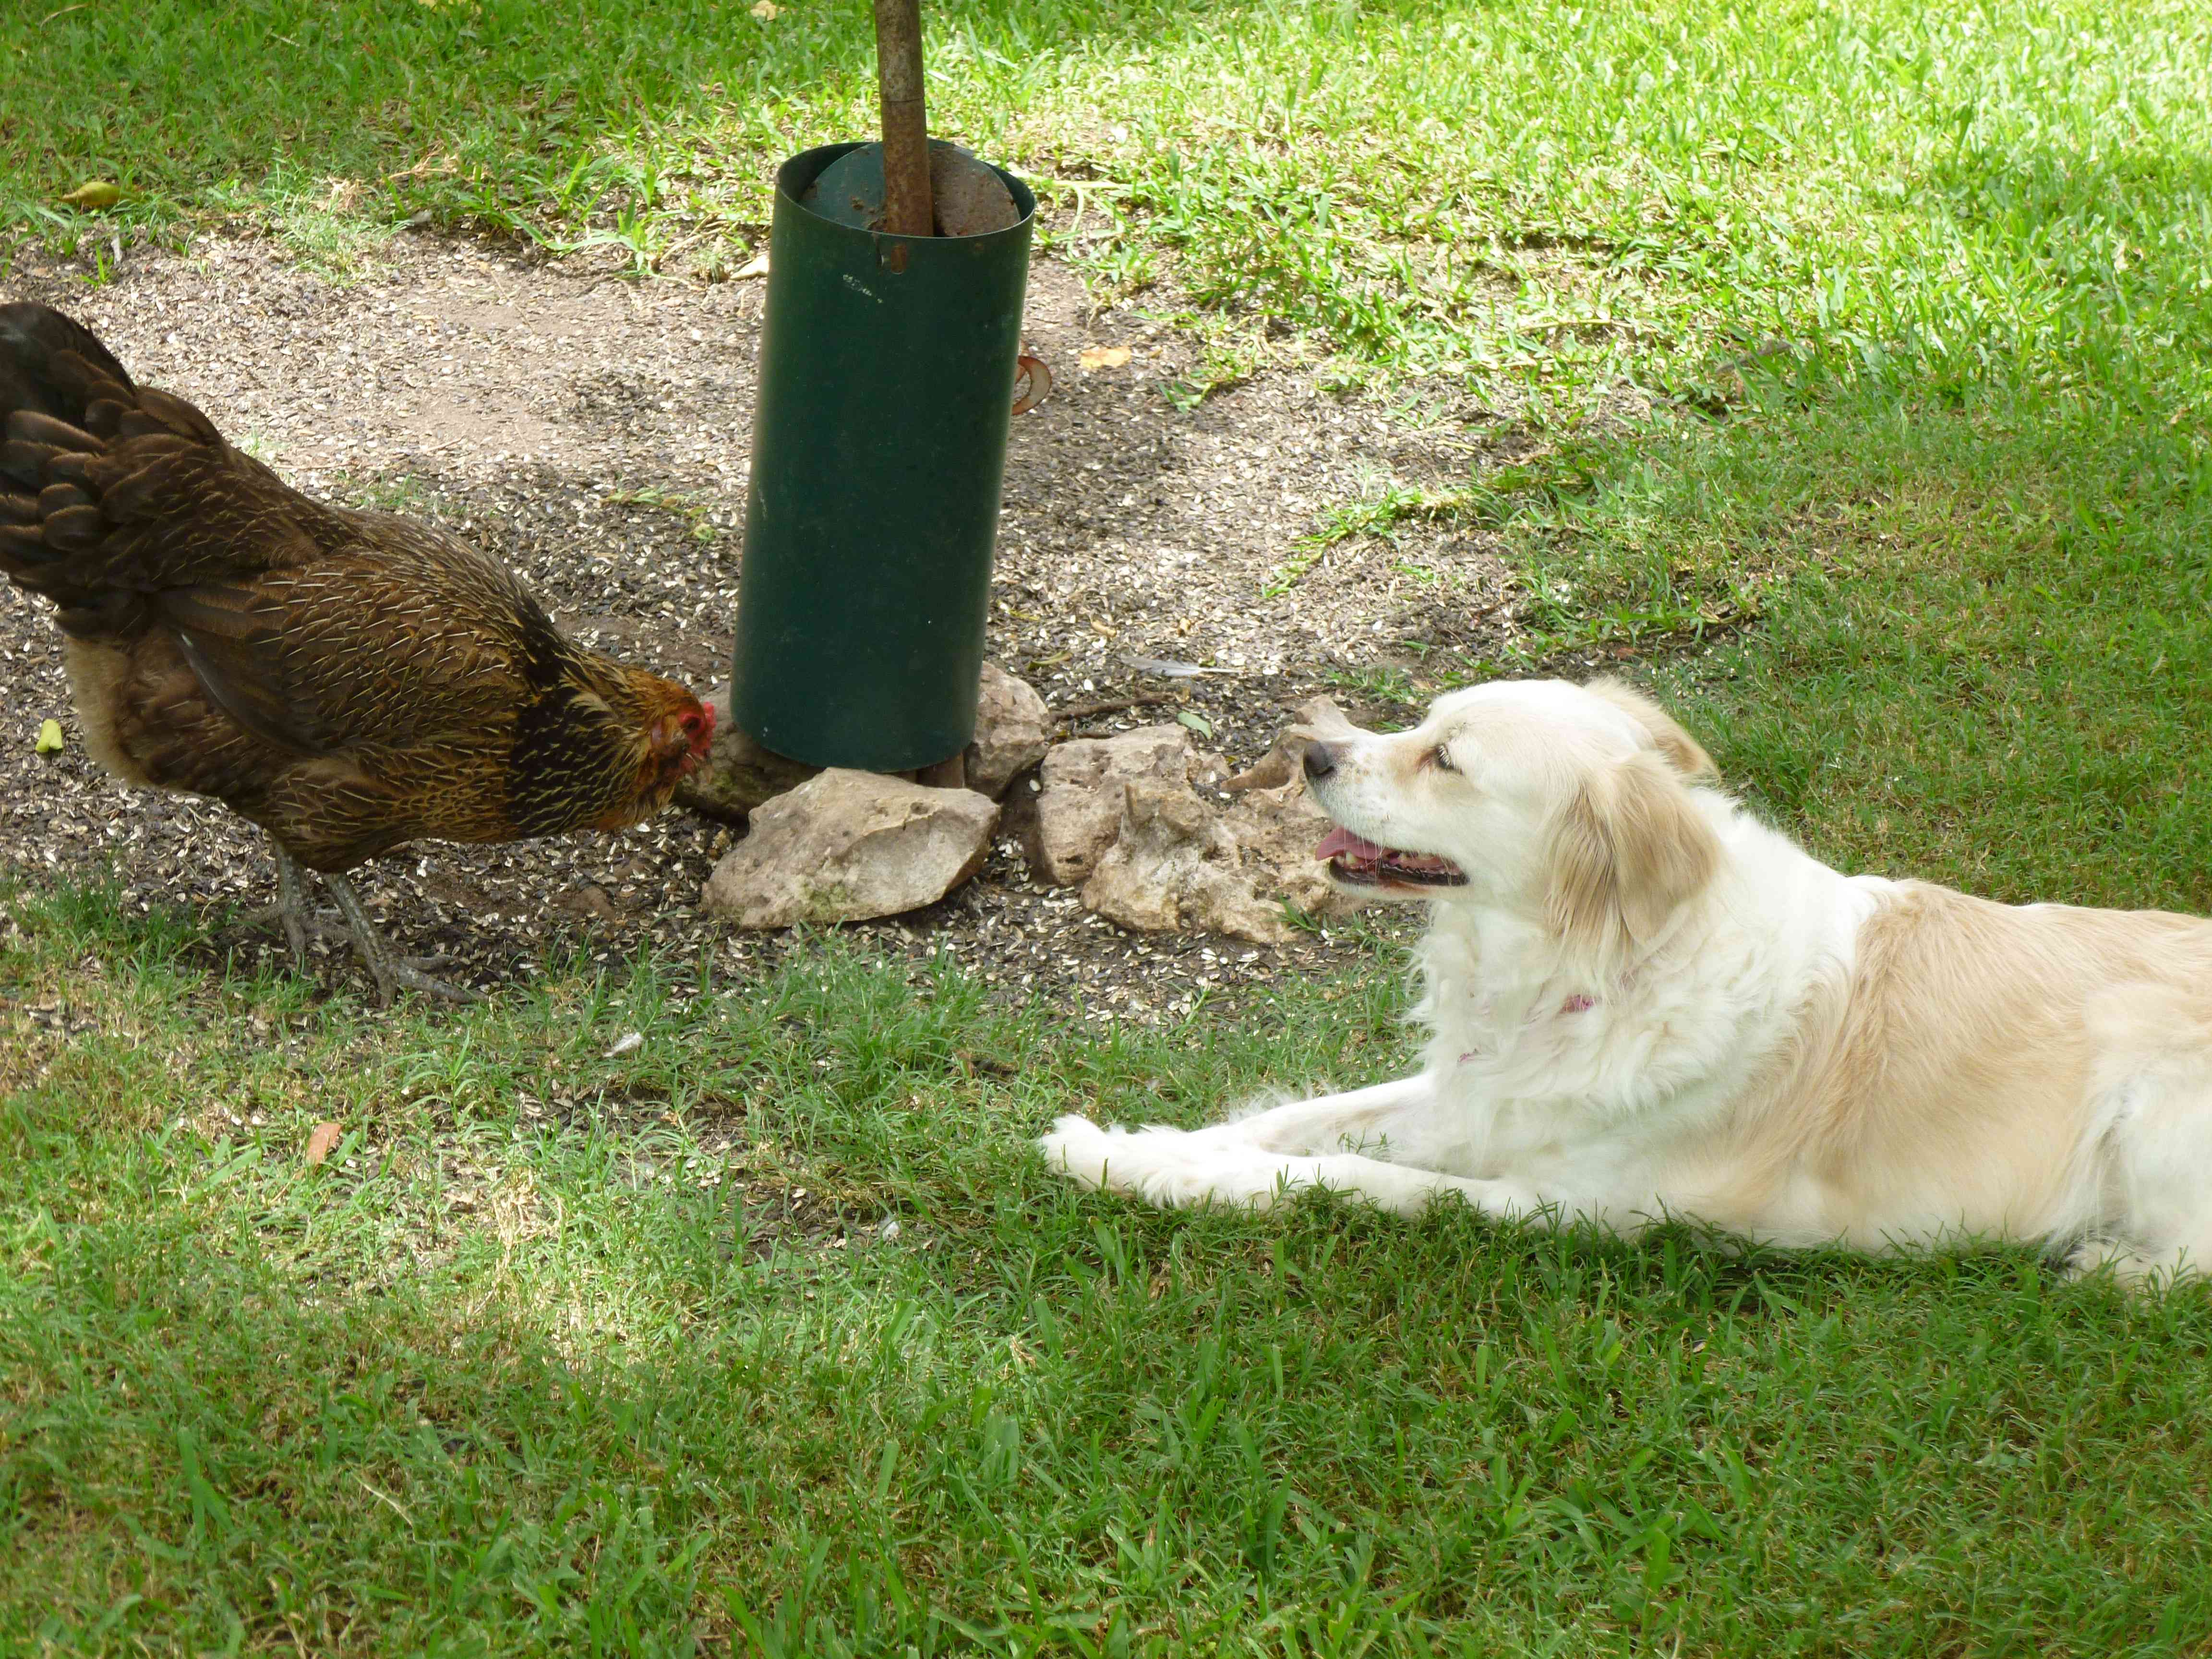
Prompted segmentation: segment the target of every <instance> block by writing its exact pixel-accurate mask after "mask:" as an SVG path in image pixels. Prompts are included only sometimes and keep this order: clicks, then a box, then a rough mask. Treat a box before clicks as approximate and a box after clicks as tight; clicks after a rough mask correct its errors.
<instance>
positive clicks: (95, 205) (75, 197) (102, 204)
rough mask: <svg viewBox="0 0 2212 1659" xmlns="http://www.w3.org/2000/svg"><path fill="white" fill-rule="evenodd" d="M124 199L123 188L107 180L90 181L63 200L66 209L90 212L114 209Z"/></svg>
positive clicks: (79, 186)
mask: <svg viewBox="0 0 2212 1659" xmlns="http://www.w3.org/2000/svg"><path fill="white" fill-rule="evenodd" d="M122 199H123V190H122V186H120V185H117V184H116V183H114V182H113V181H112V179H86V180H85V181H84V182H83V183H82V184H81V185H78V186H77V187H76V189H75V190H73V191H70V193H69V194H68V195H66V196H64V197H62V203H63V204H64V206H66V207H73V208H83V209H85V210H88V211H93V210H98V209H100V208H112V207H113V206H114V205H115V204H117V203H118V202H119V201H121V200H122Z"/></svg>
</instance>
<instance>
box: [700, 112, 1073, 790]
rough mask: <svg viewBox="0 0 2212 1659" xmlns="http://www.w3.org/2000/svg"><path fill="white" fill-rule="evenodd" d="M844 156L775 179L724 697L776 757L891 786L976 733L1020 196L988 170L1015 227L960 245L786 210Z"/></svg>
mask: <svg viewBox="0 0 2212 1659" xmlns="http://www.w3.org/2000/svg"><path fill="white" fill-rule="evenodd" d="M859 148H860V146H858V145H855V144H829V145H824V146H823V148H821V149H811V150H808V151H806V152H805V154H803V155H796V156H793V158H792V159H791V160H790V161H786V162H785V163H784V164H783V167H781V169H780V170H779V171H778V173H777V174H776V191H775V216H774V219H773V221H772V222H771V224H770V228H769V276H768V317H767V323H766V326H765V329H764V331H763V337H762V343H761V368H760V394H759V401H758V404H757V407H756V409H755V411H754V426H753V454H752V478H751V483H750V489H749V491H748V493H747V498H746V503H745V545H744V571H743V574H742V575H741V577H740V579H739V584H738V630H737V641H738V642H737V657H736V663H735V671H734V674H733V677H732V682H731V688H730V704H731V715H732V719H734V720H736V721H737V723H738V726H740V727H741V728H743V730H744V732H746V733H747V734H748V735H750V737H752V738H754V739H755V740H756V741H757V742H759V743H761V744H763V745H765V746H766V747H767V748H769V749H770V750H774V751H775V753H777V754H779V755H785V756H788V757H790V758H792V759H793V760H798V761H805V762H807V763H810V764H812V765H817V766H849V767H857V768H860V769H865V770H868V771H875V772H898V771H905V770H908V769H913V768H918V767H923V766H932V765H934V764H936V763H938V762H939V761H945V760H949V759H951V757H953V756H955V755H957V754H958V753H960V751H961V750H963V749H965V748H966V747H967V746H968V744H969V740H970V739H971V738H973V737H974V736H975V700H976V696H977V691H978V687H979V685H980V683H981V675H982V665H983V626H984V621H985V615H986V611H987V607H988V604H989V599H990V582H991V555H992V548H993V542H994V536H995V532H996V531H997V528H998V518H999V489H1000V482H1001V479H1002V477H1003V476H1004V474H1005V471H1006V426H1007V422H1008V419H1009V416H1010V414H1011V410H1012V401H1013V392H1014V376H1015V372H1016V368H1017V364H1018V359H1019V356H1020V352H1021V325H1022V298H1023V294H1024V289H1026V288H1027V286H1028V282H1029V258H1030V225H1031V222H1032V221H1033V219H1034V218H1035V216H1036V197H1034V196H1032V195H1031V194H1030V191H1029V188H1028V186H1026V185H1024V184H1023V183H1022V182H1021V181H1020V180H1019V179H1017V178H1015V177H1014V176H1013V175H1012V173H1006V172H1005V171H1004V170H1003V169H998V168H994V169H992V171H993V172H995V173H997V174H998V177H999V178H1000V180H1001V181H1003V182H1004V184H1005V185H1006V189H1007V191H1009V193H1011V194H1012V197H1013V200H1014V206H1015V209H1016V210H1017V212H1018V215H1019V218H1018V222H1015V223H1014V224H1012V225H1011V226H1009V227H1007V228H1005V229H1003V230H996V231H992V232H990V233H988V234H983V235H976V236H892V235H888V234H884V233H882V232H879V231H874V230H871V229H868V228H865V227H864V226H860V225H854V224H847V223H839V222H836V221H833V220H831V219H829V218H825V217H823V216H822V215H820V214H818V213H816V212H814V211H811V210H809V209H808V208H807V207H805V206H803V205H802V204H801V197H804V196H805V193H806V191H807V188H808V186H809V185H811V184H813V183H814V181H815V179H817V177H818V176H819V175H820V174H821V173H822V172H823V169H825V168H826V167H829V164H830V163H831V162H833V161H836V160H837V159H838V158H839V157H840V156H842V155H845V154H847V153H848V151H852V150H854V149H859ZM877 176H878V178H880V169H879V168H878V174H877ZM823 193H824V194H827V193H828V191H827V188H826V186H825V189H824V191H823Z"/></svg>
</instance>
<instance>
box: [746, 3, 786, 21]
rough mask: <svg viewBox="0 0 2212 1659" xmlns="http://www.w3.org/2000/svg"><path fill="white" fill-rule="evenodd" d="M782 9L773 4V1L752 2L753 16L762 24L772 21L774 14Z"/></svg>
mask: <svg viewBox="0 0 2212 1659" xmlns="http://www.w3.org/2000/svg"><path fill="white" fill-rule="evenodd" d="M782 9H783V8H782V7H781V6H779V5H777V4H776V3H775V0H753V5H752V12H753V15H754V16H756V17H757V18H759V19H760V20H761V21H762V22H763V23H766V22H769V21H773V20H774V18H775V15H776V13H778V12H780V11H781V10H782Z"/></svg>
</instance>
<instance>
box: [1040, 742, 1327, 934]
mask: <svg viewBox="0 0 2212 1659" xmlns="http://www.w3.org/2000/svg"><path fill="white" fill-rule="evenodd" d="M1083 902H1084V905H1085V908H1088V909H1090V910H1092V911H1095V912H1096V913H1097V915H1102V916H1103V917H1105V918H1106V919H1107V920H1108V921H1114V922H1119V923H1120V924H1121V926H1122V927H1133V928H1136V929H1139V930H1140V931H1142V932H1145V933H1226V934H1228V935H1230V936H1231V937H1232V938H1235V939H1250V940H1252V941H1253V942H1254V943H1255V944H1259V945H1280V944H1282V943H1283V942H1284V941H1285V940H1286V939H1289V938H1290V933H1291V930H1290V925H1289V923H1288V922H1287V921H1285V918H1284V915H1283V912H1282V908H1281V907H1280V906H1279V905H1276V904H1271V903H1268V902H1265V901H1263V900H1262V899H1261V897H1260V896H1259V895H1258V894H1257V893H1256V892H1255V891H1254V890H1253V880H1252V872H1249V871H1248V870H1247V869H1246V868H1245V867H1244V861H1243V855H1242V854H1241V852H1240V850H1239V848H1237V838H1236V836H1233V835H1232V834H1231V833H1230V830H1229V827H1228V825H1227V824H1226V823H1224V822H1223V821H1222V818H1221V816H1220V814H1218V813H1217V812H1216V811H1213V809H1212V807H1210V806H1208V805H1206V803H1205V802H1204V801H1202V800H1200V799H1199V797H1198V795H1197V793H1195V792H1194V791H1193V790H1192V789H1191V788H1190V787H1189V786H1188V785H1187V784H1182V783H1176V782H1170V781H1164V780H1161V779H1158V778H1135V779H1132V780H1130V781H1127V783H1125V784H1124V785H1123V786H1122V810H1121V823H1120V824H1119V826H1118V833H1117V834H1116V836H1115V840H1114V844H1113V845H1112V846H1111V847H1110V848H1108V849H1107V850H1106V852H1105V854H1103V856H1102V857H1101V858H1100V859H1099V860H1098V866H1097V869H1095V870H1093V871H1092V872H1091V878H1090V879H1089V880H1087V881H1086V882H1085V883H1084V884H1083Z"/></svg>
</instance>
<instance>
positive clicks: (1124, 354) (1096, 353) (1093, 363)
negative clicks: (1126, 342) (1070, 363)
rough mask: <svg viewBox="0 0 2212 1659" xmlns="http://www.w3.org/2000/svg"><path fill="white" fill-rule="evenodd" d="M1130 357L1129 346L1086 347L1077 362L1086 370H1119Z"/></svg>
mask: <svg viewBox="0 0 2212 1659" xmlns="http://www.w3.org/2000/svg"><path fill="white" fill-rule="evenodd" d="M1129 356H1130V353H1129V348H1128V347H1127V346H1085V347H1084V348H1083V352H1082V355H1081V356H1079V357H1078V358H1077V359H1076V361H1077V362H1079V363H1081V364H1082V365H1083V366H1084V368H1121V365H1122V364H1124V363H1126V362H1128V361H1129Z"/></svg>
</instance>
